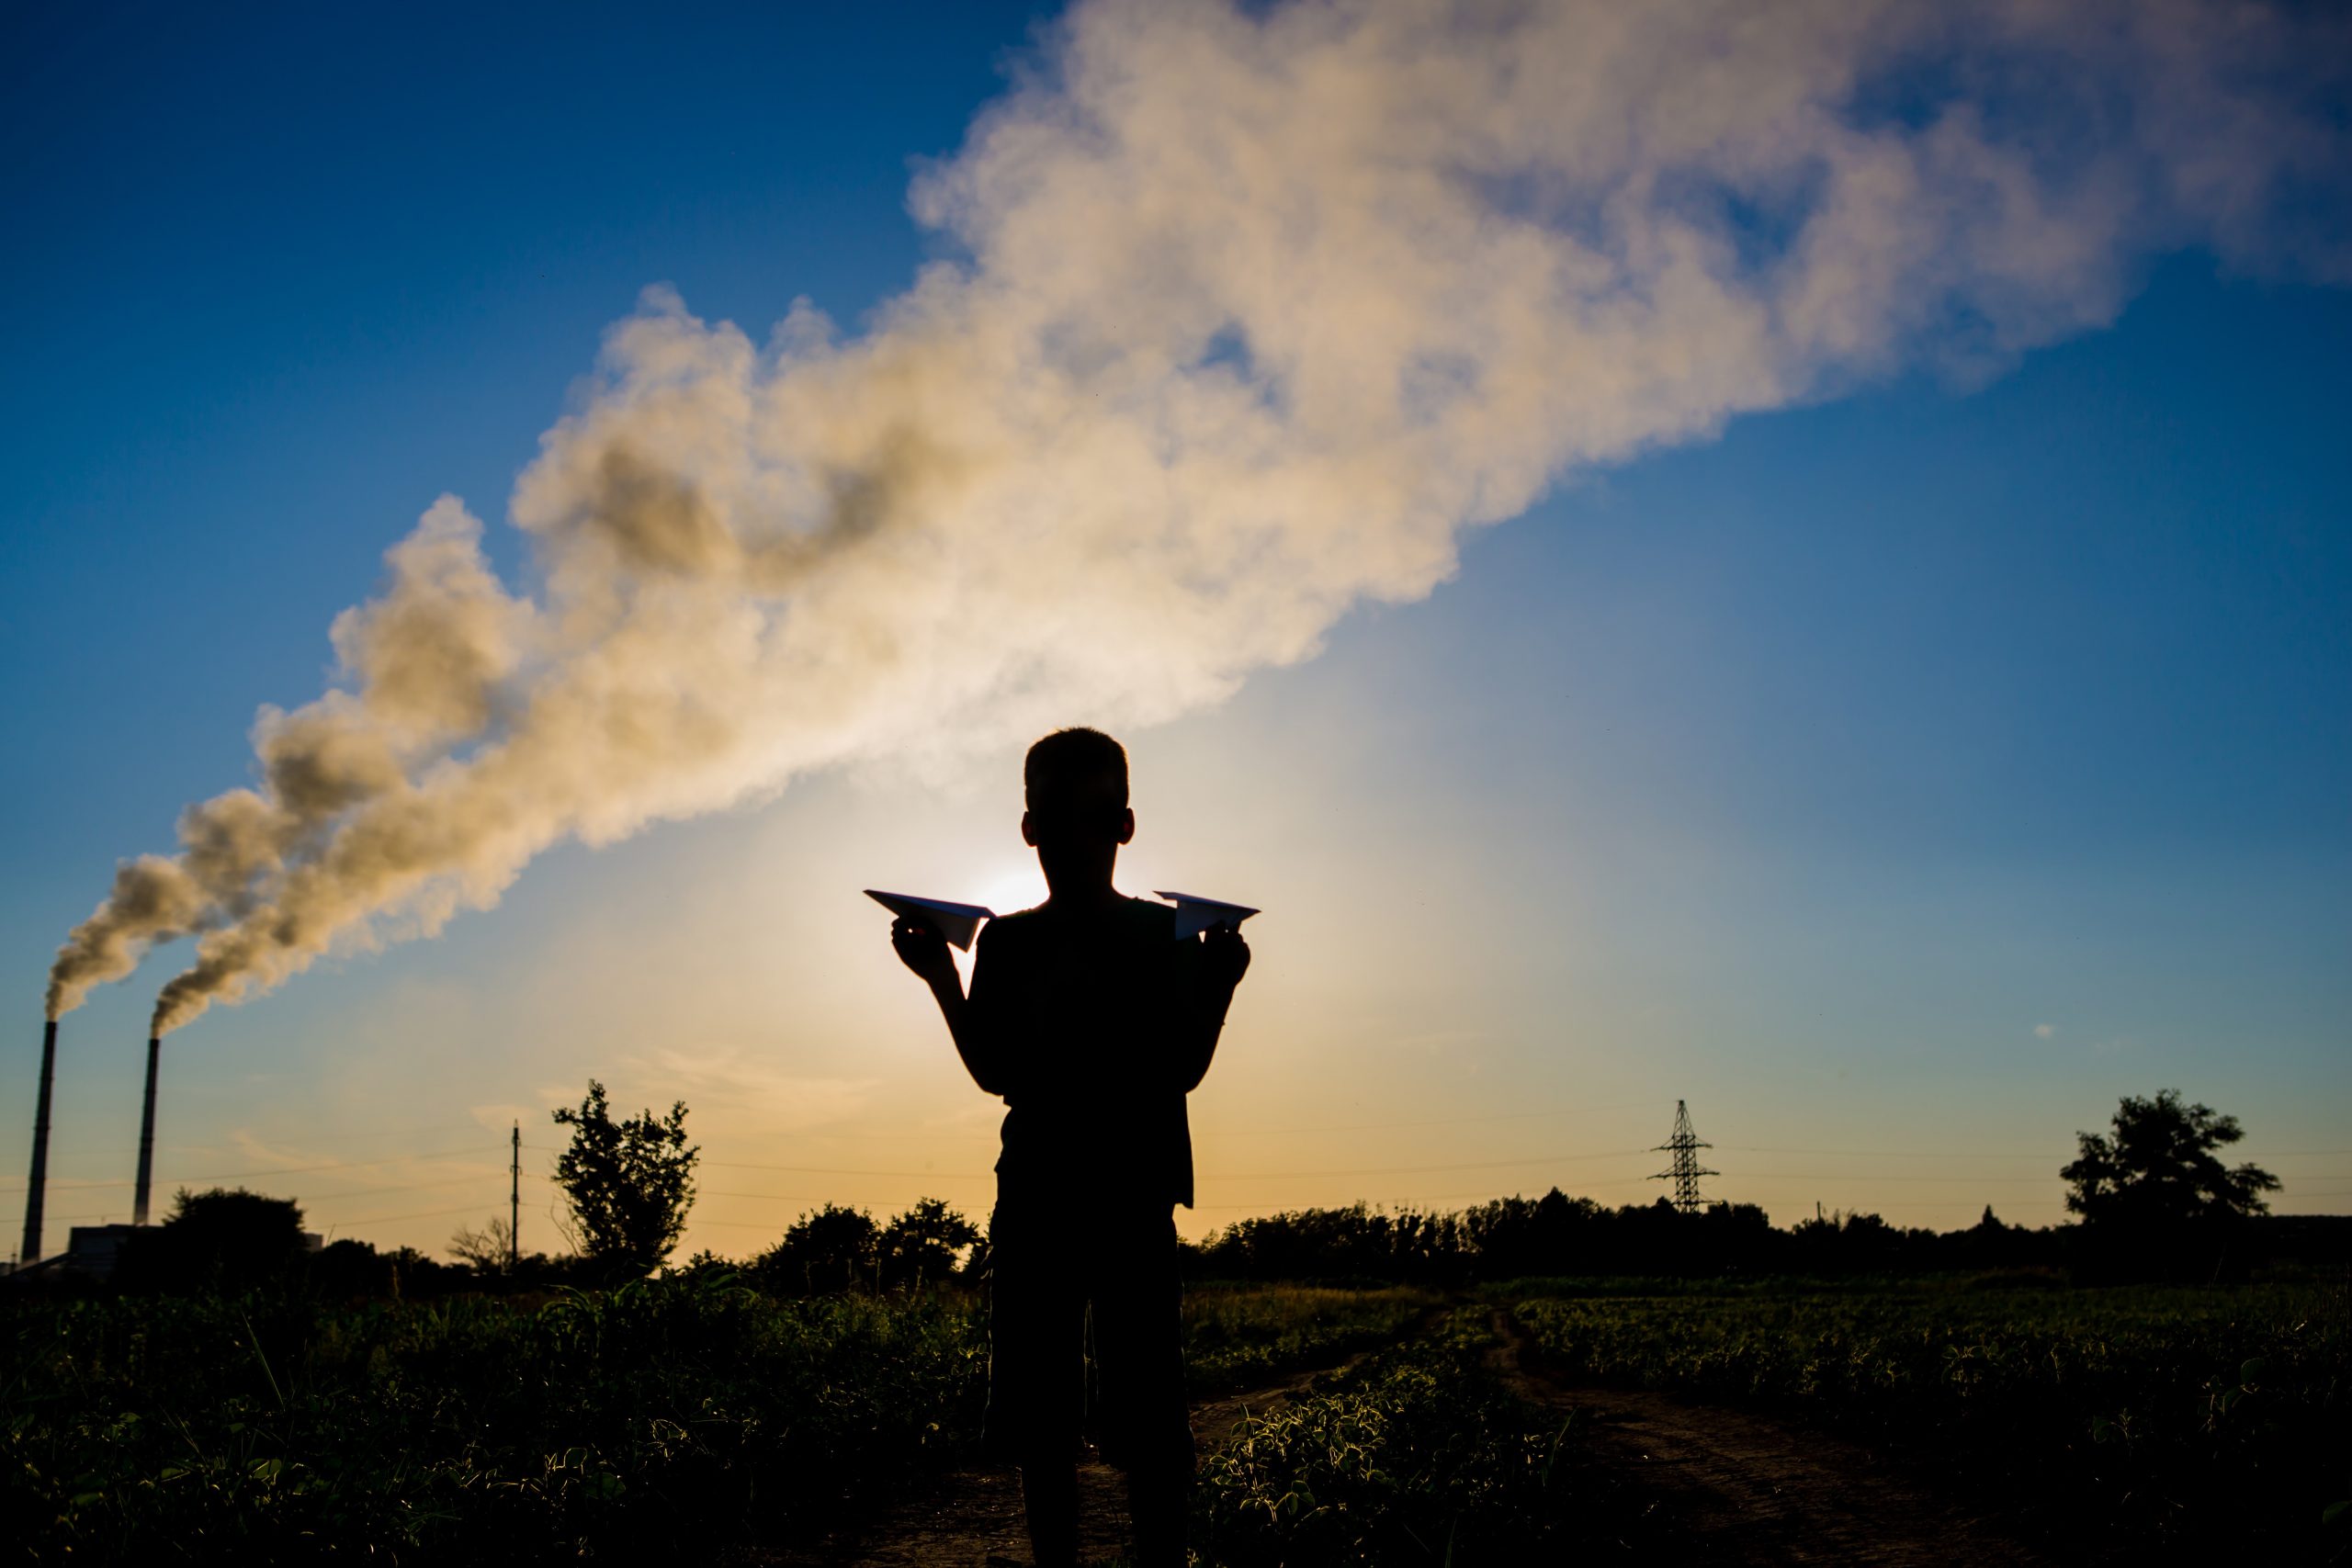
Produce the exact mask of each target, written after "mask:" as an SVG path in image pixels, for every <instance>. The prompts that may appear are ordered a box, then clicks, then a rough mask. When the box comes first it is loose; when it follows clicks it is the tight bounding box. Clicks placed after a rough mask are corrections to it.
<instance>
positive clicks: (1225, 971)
mask: <svg viewBox="0 0 2352 1568" xmlns="http://www.w3.org/2000/svg"><path fill="white" fill-rule="evenodd" d="M1249 972H1250V943H1249V942H1246V941H1244V940H1243V938H1242V935H1241V933H1240V932H1239V931H1234V930H1233V929H1231V928H1230V927H1227V926H1218V927H1216V928H1215V929H1213V930H1210V931H1203V932H1202V933H1201V973H1202V975H1203V976H1204V977H1206V978H1207V980H1208V981H1209V983H1210V984H1211V985H1214V986H1216V987H1220V988H1221V989H1224V990H1227V991H1230V990H1231V989H1233V987H1236V986H1238V985H1239V984H1241V976H1244V975H1247V974H1248V973H1249Z"/></svg>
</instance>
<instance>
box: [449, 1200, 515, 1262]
mask: <svg viewBox="0 0 2352 1568" xmlns="http://www.w3.org/2000/svg"><path fill="white" fill-rule="evenodd" d="M514 1246H515V1227H514V1226H513V1225H512V1224H508V1223H507V1221H506V1217H505V1216H504V1215H503V1214H492V1216H491V1217H490V1223H489V1224H486V1225H484V1226H482V1228H481V1229H480V1230H476V1229H474V1228H473V1227H472V1226H471V1225H465V1226H461V1227H459V1229H458V1234H457V1235H453V1236H451V1237H450V1238H449V1255H450V1256H451V1257H453V1258H457V1259H458V1260H459V1261H460V1262H464V1263H470V1264H472V1265H473V1266H474V1268H475V1269H476V1270H477V1271H479V1272H481V1273H484V1274H503V1273H505V1272H506V1265H507V1260H508V1259H509V1258H512V1257H513V1256H514Z"/></svg>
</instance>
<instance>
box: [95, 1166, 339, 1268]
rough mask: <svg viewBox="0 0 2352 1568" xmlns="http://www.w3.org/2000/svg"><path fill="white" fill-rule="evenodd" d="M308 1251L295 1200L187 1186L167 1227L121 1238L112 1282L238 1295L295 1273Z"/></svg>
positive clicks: (175, 1200)
mask: <svg viewBox="0 0 2352 1568" xmlns="http://www.w3.org/2000/svg"><path fill="white" fill-rule="evenodd" d="M304 1250H305V1248H304V1244H303V1240H302V1211H301V1209H300V1207H299V1206H298V1205H297V1204H296V1203H295V1202H294V1201H293V1200H292V1199H290V1198H270V1197H265V1196H264V1195H263V1194H261V1193H259V1192H252V1191H248V1190H245V1189H244V1188H242V1187H236V1188H221V1187H215V1188H212V1189H210V1190H207V1191H203V1192H190V1191H189V1190H187V1188H185V1187H183V1188H181V1189H180V1190H178V1191H177V1192H176V1193H175V1194H174V1195H173V1197H172V1212H171V1213H169V1214H168V1215H166V1216H164V1222H163V1224H158V1225H151V1226H143V1227H141V1229H138V1230H135V1231H133V1232H132V1233H131V1234H130V1236H129V1237H128V1238H127V1239H126V1240H125V1241H124V1243H123V1247H122V1252H121V1255H120V1256H119V1258H117V1260H116V1263H115V1272H114V1280H115V1283H116V1284H117V1285H118V1286H119V1287H120V1288H121V1289H123V1290H126V1291H137V1292H146V1291H165V1290H168V1291H178V1292H214V1293H219V1294H227V1295H233V1294H236V1293H238V1292H243V1291H251V1290H256V1289H259V1288H261V1287H264V1286H267V1285H277V1284H283V1283H285V1282H287V1281H288V1280H290V1279H293V1278H296V1277H297V1276H298V1273H299V1270H300V1268H301V1265H302V1262H303V1254H304Z"/></svg>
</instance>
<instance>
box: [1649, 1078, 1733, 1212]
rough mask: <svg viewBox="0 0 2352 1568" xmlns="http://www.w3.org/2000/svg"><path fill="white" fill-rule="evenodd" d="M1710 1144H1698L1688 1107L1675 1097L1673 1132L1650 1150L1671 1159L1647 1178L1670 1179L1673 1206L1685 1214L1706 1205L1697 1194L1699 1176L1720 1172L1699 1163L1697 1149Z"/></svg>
mask: <svg viewBox="0 0 2352 1568" xmlns="http://www.w3.org/2000/svg"><path fill="white" fill-rule="evenodd" d="M1714 1146H1715V1145H1713V1144H1702V1143H1701V1142H1700V1141H1699V1134H1696V1133H1694V1132H1692V1131H1691V1111H1690V1108H1689V1107H1688V1106H1686V1105H1684V1104H1683V1103H1682V1101H1680V1100H1676V1101H1675V1102H1674V1135H1673V1136H1672V1137H1670V1138H1668V1139H1667V1140H1666V1142H1664V1143H1662V1144H1660V1145H1658V1146H1657V1148H1656V1149H1653V1150H1652V1151H1651V1153H1653V1154H1657V1153H1665V1154H1670V1155H1672V1156H1674V1163H1673V1164H1672V1165H1671V1166H1668V1168H1666V1169H1664V1170H1661V1171H1659V1172H1658V1173H1657V1175H1656V1176H1653V1177H1651V1178H1650V1179H1651V1180H1652V1181H1671V1182H1673V1183H1674V1206H1675V1207H1676V1208H1678V1209H1679V1210H1681V1211H1682V1212H1683V1213H1686V1214H1695V1213H1698V1212H1699V1211H1700V1210H1702V1209H1703V1208H1705V1207H1706V1206H1707V1204H1706V1200H1705V1199H1703V1198H1702V1197H1700V1196H1699V1178H1701V1177H1702V1176H1721V1175H1722V1174H1723V1172H1722V1171H1720V1170H1709V1169H1707V1168H1705V1167H1703V1166H1702V1165H1701V1164H1700V1163H1699V1151H1700V1150H1701V1149H1712V1148H1713V1147H1714Z"/></svg>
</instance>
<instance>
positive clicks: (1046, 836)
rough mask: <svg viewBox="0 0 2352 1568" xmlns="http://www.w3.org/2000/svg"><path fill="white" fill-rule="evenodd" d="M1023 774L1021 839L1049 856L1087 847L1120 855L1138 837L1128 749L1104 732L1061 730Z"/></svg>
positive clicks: (1041, 745) (1037, 749)
mask: <svg viewBox="0 0 2352 1568" xmlns="http://www.w3.org/2000/svg"><path fill="white" fill-rule="evenodd" d="M1021 772H1022V782H1023V785H1024V786H1025V787H1026V791H1027V795H1028V805H1029V809H1028V810H1027V811H1026V812H1025V813H1023V816H1022V818H1021V837H1022V838H1023V840H1026V841H1027V842H1029V843H1032V844H1035V845H1036V846H1037V847H1038V848H1039V849H1040V850H1045V851H1050V850H1053V849H1056V848H1059V847H1063V846H1068V847H1069V848H1072V849H1077V848H1080V847H1082V846H1086V847H1093V848H1095V849H1097V850H1098V851H1099V850H1101V849H1109V850H1110V851H1112V852H1114V853H1116V852H1117V848H1118V846H1119V845H1121V844H1124V843H1125V842H1126V841H1127V840H1130V839H1132V838H1134V837H1135V831H1136V818H1135V813H1134V812H1132V811H1130V810H1128V809H1127V753H1126V750H1125V748H1124V747H1122V746H1121V745H1120V744H1119V743H1118V742H1117V741H1115V740H1114V739H1111V738H1110V737H1109V736H1107V735H1105V734H1103V732H1102V731H1101V730H1099V729H1083V728H1081V729H1057V730H1055V731H1054V732H1053V733H1052V734H1051V735H1048V736H1046V738H1045V739H1043V740H1040V741H1038V742H1037V743H1036V744H1035V746H1032V747H1030V748H1029V758H1028V761H1026V762H1024V763H1023V766H1022V770H1021ZM1049 872H1050V868H1049ZM1105 874H1107V866H1106V871H1105Z"/></svg>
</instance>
